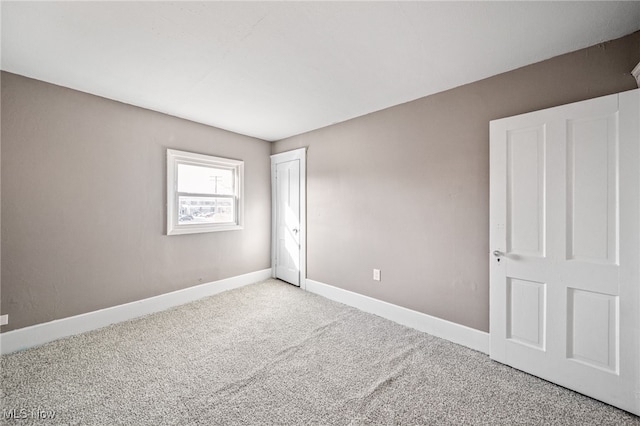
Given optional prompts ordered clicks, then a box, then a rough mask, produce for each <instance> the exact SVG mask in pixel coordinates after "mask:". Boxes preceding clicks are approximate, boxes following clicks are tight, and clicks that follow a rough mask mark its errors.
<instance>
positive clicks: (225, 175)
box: [178, 164, 234, 195]
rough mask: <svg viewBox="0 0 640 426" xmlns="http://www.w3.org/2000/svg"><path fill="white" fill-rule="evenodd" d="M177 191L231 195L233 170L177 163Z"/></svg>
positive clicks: (232, 192)
mask: <svg viewBox="0 0 640 426" xmlns="http://www.w3.org/2000/svg"><path fill="white" fill-rule="evenodd" d="M178 192H189V193H192V194H193V193H197V194H212V195H213V194H221V195H233V194H234V191H233V171H232V170H228V169H218V168H214V167H204V166H194V165H191V164H178Z"/></svg>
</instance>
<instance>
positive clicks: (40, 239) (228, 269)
mask: <svg viewBox="0 0 640 426" xmlns="http://www.w3.org/2000/svg"><path fill="white" fill-rule="evenodd" d="M1 79H2V159H1V161H2V165H1V172H2V177H1V182H2V231H1V232H2V248H1V253H2V278H1V279H2V306H1V308H0V311H1V312H2V314H9V325H8V326H4V327H2V331H8V330H11V329H14V328H21V327H25V326H29V325H32V324H37V323H41V322H45V321H50V320H53V319H57V318H63V317H68V316H71V315H76V314H80V313H84V312H89V311H94V310H96V309H101V308H105V307H109V306H114V305H118V304H121V303H126V302H131V301H134V300H139V299H143V298H146V297H150V296H154V295H158V294H163V293H167V292H170V291H173V290H178V289H183V288H186V287H190V286H193V285H197V284H200V283H206V282H210V281H215V280H219V279H223V278H227V277H231V276H236V275H240V274H245V273H249V272H254V271H258V270H262V269H265V268H269V267H270V262H271V260H270V226H271V222H270V220H271V219H270V218H271V210H270V209H271V202H270V195H271V194H270V162H269V155H270V150H271V146H270V144H269V143H268V142H264V141H261V140H257V139H253V138H249V137H245V136H241V135H237V134H233V133H229V132H225V131H222V130H219V129H215V128H212V127H208V126H204V125H200V124H196V123H193V122H190V121H186V120H182V119H178V118H175V117H170V116H167V115H163V114H160V113H156V112H152V111H148V110H145V109H141V108H136V107H133V106H130V105H125V104H122V103H118V102H114V101H110V100H107V99H103V98H100V97H96V96H92V95H88V94H85V93H81V92H77V91H74V90H70V89H66V88H62V87H59V86H54V85H51V84H47V83H43V82H40V81H36V80H32V79H28V78H25V77H21V76H17V75H14V74H9V73H5V72H3V73H2V76H1ZM166 148H175V149H181V150H186V151H193V152H199V153H204V154H212V155H216V156H222V157H229V158H236V159H242V160H244V161H245V193H246V201H245V229H244V230H242V231H228V232H215V233H208V234H198V235H177V236H170V237H168V236H166V235H164V234H165V202H166V193H165V191H166V189H165V182H166V171H165V168H166V165H165V164H166V160H165V150H166Z"/></svg>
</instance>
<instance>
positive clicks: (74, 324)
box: [0, 268, 271, 354]
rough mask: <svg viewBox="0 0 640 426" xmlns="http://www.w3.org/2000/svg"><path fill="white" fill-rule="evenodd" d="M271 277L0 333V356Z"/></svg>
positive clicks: (262, 274)
mask: <svg viewBox="0 0 640 426" xmlns="http://www.w3.org/2000/svg"><path fill="white" fill-rule="evenodd" d="M268 278H271V268H269V269H263V270H261V271H256V272H251V273H248V274H244V275H238V276H235V277H231V278H226V279H223V280H218V281H213V282H210V283H205V284H200V285H197V286H193V287H188V288H185V289H182V290H177V291H173V292H171V293H165V294H161V295H159V296H154V297H149V298H147V299H142V300H138V301H135V302H131V303H125V304H123V305H118V306H112V307H110V308H105V309H100V310H98V311H93V312H88V313H86V314H80V315H75V316H73V317H68V318H62V319H58V320H54V321H50V322H45V323H42V324H36V325H32V326H30V327H25V328H20V329H17V330H12V331H7V332H5V333H2V334H0V353H1V354H8V353H11V352H16V351H20V350H23V349H28V348H31V347H34V346H39V345H42V344H45V343H48V342H52V341H54V340H58V339H61V338H63V337H67V336H72V335H75V334H80V333H84V332H86V331H91V330H96V329H98V328H102V327H106V326H108V325H111V324H115V323H117V322H122V321H127V320H130V319H133V318H137V317H141V316H143V315H148V314H152V313H154V312H160V311H164V310H166V309H169V308H173V307H174V306H178V305H183V304H185V303H189V302H193V301H195V300H198V299H202V298H203V297H207V296H212V295H214V294H218V293H222V292H223V291H227V290H232V289H234V288H239V287H242V286H245V285H248V284H253V283H255V282H258V281H263V280H266V279H268Z"/></svg>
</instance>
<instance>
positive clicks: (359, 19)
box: [1, 1, 640, 141]
mask: <svg viewBox="0 0 640 426" xmlns="http://www.w3.org/2000/svg"><path fill="white" fill-rule="evenodd" d="M1 8H2V17H1V19H2V56H1V57H2V69H3V70H5V71H9V72H12V73H16V74H20V75H24V76H27V77H31V78H35V79H38V80H42V81H46V82H50V83H54V84H57V85H61V86H64V87H69V88H72V89H76V90H79V91H83V92H88V93H91V94H95V95H99V96H103V97H106V98H109V99H113V100H117V101H120V102H124V103H128V104H132V105H136V106H141V107H144V108H148V109H151V110H155V111H159V112H164V113H167V114H170V115H174V116H177V117H181V118H186V119H189V120H192V121H196V122H200V123H204V124H208V125H211V126H214V127H218V128H222V129H225V130H231V131H233V132H236V133H240V134H244V135H249V136H254V137H258V138H261V139H263V140H269V141H274V140H279V139H283V138H286V137H290V136H293V135H296V134H300V133H304V132H307V131H310V130H313V129H317V128H321V127H325V126H327V125H331V124H333V123H337V122H343V121H345V120H348V119H351V118H354V117H358V116H362V115H365V114H368V113H371V112H374V111H378V110H381V109H384V108H388V107H391V106H393V105H398V104H401V103H404V102H408V101H411V100H414V99H418V98H421V97H424V96H427V95H431V94H434V93H437V92H442V91H444V90H447V89H451V88H453V87H457V86H461V85H463V84H467V83H470V82H473V81H477V80H480V79H483V78H486V77H489V76H492V75H496V74H499V73H502V72H505V71H509V70H512V69H516V68H519V67H522V66H525V65H528V64H531V63H534V62H539V61H541V60H544V59H548V58H551V57H554V56H557V55H561V54H564V53H567V52H571V51H575V50H578V49H580V48H584V47H587V46H592V45H594V44H597V43H601V42H604V41H606V40H612V39H615V38H618V37H621V36H623V35H626V34H629V33H631V32H634V31H637V30H639V29H640V2H616V1H604V2H591V1H585V2H395V1H393V2H392V1H388V2H142V1H141V2H56V1H53V2H17V1H3V2H2V3H1Z"/></svg>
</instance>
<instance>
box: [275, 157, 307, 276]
mask: <svg viewBox="0 0 640 426" xmlns="http://www.w3.org/2000/svg"><path fill="white" fill-rule="evenodd" d="M271 158H272V159H271V163H272V164H271V169H272V187H273V197H272V198H273V199H272V203H273V206H274V208H273V232H272V234H273V243H272V252H273V275H274V277H276V278H279V279H281V280H283V281H286V282H288V283H291V284H294V285H297V286H300V285H301V283H303V281H304V279H303V278H304V271H305V268H304V258H305V255H304V240H305V238H304V236H305V226H304V222H305V221H304V217H305V215H304V174H303V172H304V150H296V151H290V152H286V153H283V154H276V155H273V156H272V157H271Z"/></svg>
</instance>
